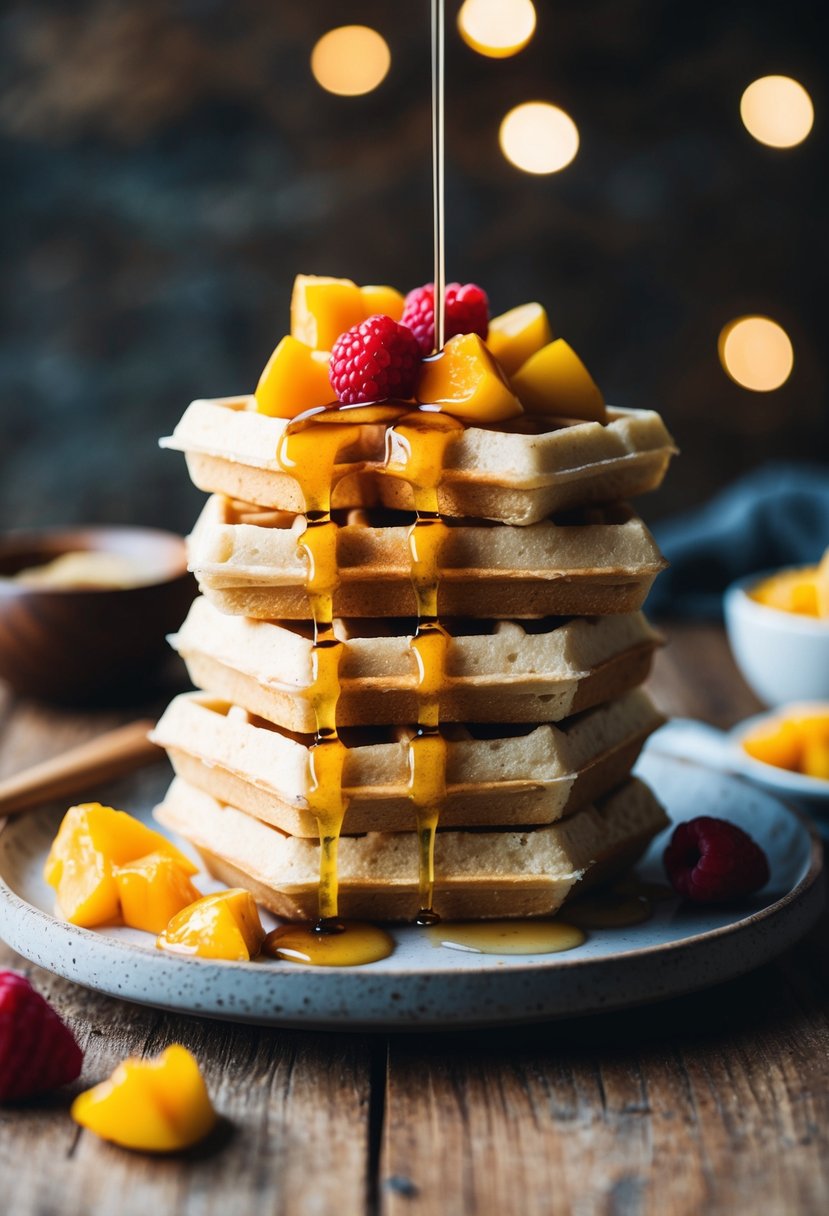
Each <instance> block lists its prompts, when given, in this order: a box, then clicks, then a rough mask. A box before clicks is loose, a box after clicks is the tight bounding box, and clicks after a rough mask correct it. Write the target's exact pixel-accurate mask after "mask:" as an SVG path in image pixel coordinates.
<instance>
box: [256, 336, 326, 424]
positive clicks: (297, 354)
mask: <svg viewBox="0 0 829 1216" xmlns="http://www.w3.org/2000/svg"><path fill="white" fill-rule="evenodd" d="M329 358H330V356H329V354H328V352H327V351H323V350H311V348H310V346H306V345H305V343H304V342H300V341H299V339H297V338H292V337H291V336H290V334H288V335H287V336H286V337H284V338H283V339H282V341H281V342H280V343H279V345H278V346H277V348H276V350H275V351H274V352H273V354H272V355H271V357H270V359H269V360H268V362H267V364H266V365H265V370H264V371H263V372H262V375H261V376H260V377H259V383H258V384H257V386H256V392H255V394H254V396H255V397H256V408H257V409H258V411H259V413H260V414H269V415H270V416H271V417H272V418H295V417H296V415H297V414H301V413H302V412H303V411H304V410H310V409H313V408H314V407H315V406H318V405H328V404H329V403H330V402H331V401H333V399H334V394H333V393H332V391H331V382H330V381H329V379H328V360H329Z"/></svg>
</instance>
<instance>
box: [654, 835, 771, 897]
mask: <svg viewBox="0 0 829 1216" xmlns="http://www.w3.org/2000/svg"><path fill="white" fill-rule="evenodd" d="M662 860H663V862H664V865H665V869H666V871H667V874H668V878H669V879H670V880H671V886H672V887H673V888H674V890H675V891H676V892H677V893H678V894H679V895H683V896H684V897H685V898H686V899H690V900H692V901H693V902H694V903H698V904H718V903H726V902H727V901H728V900H733V899H741V898H742V897H743V896H745V895H752V894H753V893H754V892H755V891H759V890H760V888H761V887H764V886H765V885H766V883H767V882H768V880H769V863H768V859H767V857H766V855H765V853H764V852H763V850H762V849H761V848H760V846H759V845H758V844H757V843H756V842H755V841H754V840H752V839H751V837H750V836H749V835H748V833H747V832H744V831H743V829H742V828H738V827H737V825H736V824H734V823H728V822H727V821H726V820H725V819H714V818H712V817H711V816H709V815H700V816H698V818H696V819H690V820H688V822H687V823H680V824H679V825H678V826H677V828H676V830H675V831H674V834H673V836H672V837H671V841H670V844H669V845H668V847H667V848H666V849H665V852H664V854H663V855H662Z"/></svg>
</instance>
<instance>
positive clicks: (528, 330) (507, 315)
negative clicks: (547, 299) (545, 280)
mask: <svg viewBox="0 0 829 1216" xmlns="http://www.w3.org/2000/svg"><path fill="white" fill-rule="evenodd" d="M552 338H553V333H552V330H551V329H550V322H549V321H548V319H547V313H546V312H545V311H544V309H543V307H542V306H541V305H540V304H519V305H518V307H517V308H511V309H510V310H509V312H502V313H501V315H500V317H493V318H492V320H491V321H490V323H489V333H488V334H487V338H486V344H487V346H488V347H489V349H490V350H491V351H492V353H493V355H494V356H495V358H496V359H497V360H498V362H499V363H500V364H501V367H502V368H503V369H504V371H505V372H506V373H507V375H508V376H511V375H512V374H513V372H517V371H518V369H519V367H521V366H522V364H524V363H526V362H527V360H528V359H529V357H530V355H534V354H535V352H536V351H537V350H541V348H542V346H546V345H547V343H548V342H551V341H552Z"/></svg>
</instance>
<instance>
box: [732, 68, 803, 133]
mask: <svg viewBox="0 0 829 1216" xmlns="http://www.w3.org/2000/svg"><path fill="white" fill-rule="evenodd" d="M740 117H741V118H742V120H743V122H744V123H745V127H746V130H747V131H748V133H749V135H753V136H754V138H755V139H756V140H759V142H760V143H761V144H768V146H769V147H770V148H793V147H794V146H795V144H799V143H802V142H803V140H804V139H805V138H806V136H807V135H808V134H809V132H810V131H811V129H812V123H813V122H814V120H815V112H814V109H813V107H812V99H811V97H810V96H809V94H808V93H807V92H806V90H805V89H804V87H803V85H802V84H798V82H797V81H796V80H792V78H791V77H790V76H762V77H761V78H760V79H759V80H755V81H754V82H753V83H752V84H750V85H749V86H748V88H747V89H746V91H745V93H743V95H742V97H741V98H740Z"/></svg>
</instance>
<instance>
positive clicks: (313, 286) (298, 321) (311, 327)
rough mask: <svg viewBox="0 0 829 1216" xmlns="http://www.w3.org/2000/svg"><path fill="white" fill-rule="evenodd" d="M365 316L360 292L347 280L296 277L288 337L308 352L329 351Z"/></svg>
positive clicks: (299, 275)
mask: <svg viewBox="0 0 829 1216" xmlns="http://www.w3.org/2000/svg"><path fill="white" fill-rule="evenodd" d="M365 317H366V303H365V300H364V299H363V293H362V292H361V291H360V288H359V287H358V286H357V284H356V283H352V281H351V279H329V278H322V277H320V276H318V275H313V274H298V275H297V276H296V278H295V279H294V289H293V292H292V293H291V336H292V337H294V338H298V339H299V341H300V342H304V343H305V345H306V346H310V347H311V348H312V350H331V347H332V346H333V345H334V343H335V342H336V340H337V338H338V337H339V336H340V334H342V333H345V331H346V330H347V329H351V327H352V326H354V325H359V323H360V322H361V321H364V320H365Z"/></svg>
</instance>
